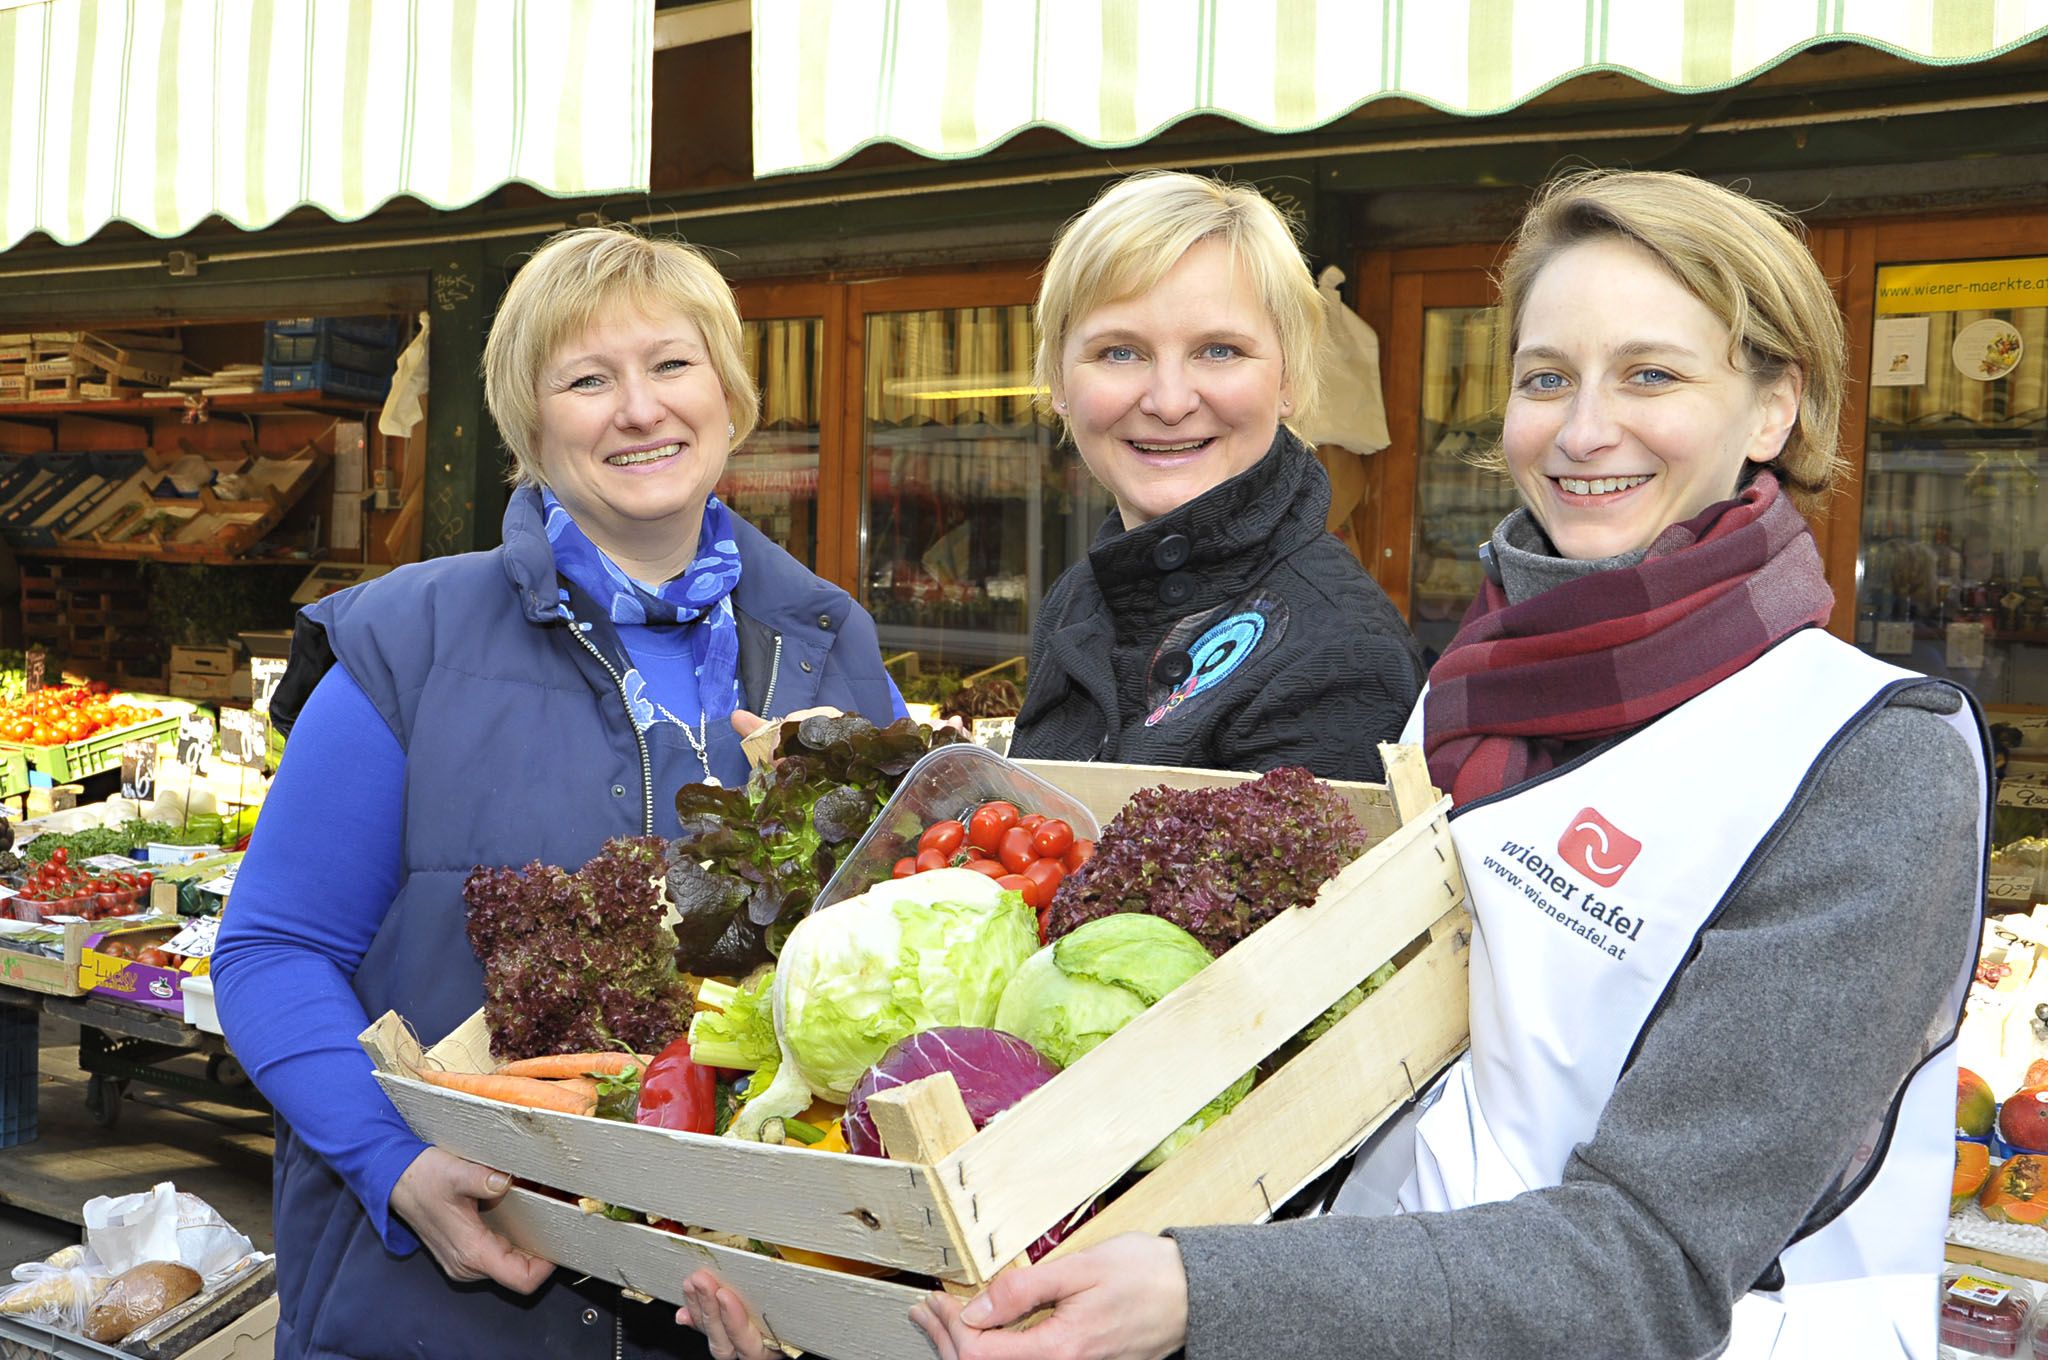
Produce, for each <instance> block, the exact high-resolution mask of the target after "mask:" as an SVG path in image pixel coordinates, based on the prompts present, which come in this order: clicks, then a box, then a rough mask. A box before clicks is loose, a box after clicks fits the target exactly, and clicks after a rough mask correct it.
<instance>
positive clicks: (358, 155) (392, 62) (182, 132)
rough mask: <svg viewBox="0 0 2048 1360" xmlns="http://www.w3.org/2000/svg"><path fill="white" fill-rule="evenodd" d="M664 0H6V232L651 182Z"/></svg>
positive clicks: (0, 22) (182, 222)
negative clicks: (659, 0) (656, 17)
mask: <svg viewBox="0 0 2048 1360" xmlns="http://www.w3.org/2000/svg"><path fill="white" fill-rule="evenodd" d="M652 9H653V0H33V2H32V3H26V4H21V3H15V4H11V5H9V4H6V0H0V249H5V248H7V247H9V246H12V245H14V244H15V243H16V242H18V241H20V240H21V239H22V237H24V236H26V235H28V234H29V233H30V232H34V231H43V232H47V233H49V235H50V236H52V237H53V238H55V239H56V240H57V241H59V242H62V243H64V244H67V245H69V244H72V243H75V242H78V241H82V240H84V239H86V238H87V237H89V236H91V235H92V234H93V233H94V232H96V231H98V230H99V229H100V228H101V227H102V226H104V225H106V224H107V223H108V222H111V221H124V222H130V223H133V224H134V225H136V226H138V227H140V228H142V229H143V230H144V231H147V232H149V233H151V234H153V235H156V236H177V235H181V234H182V233H184V232H187V231H190V230H191V229H192V228H193V227H194V226H196V225H198V224H199V222H200V221H202V220H203V219H204V218H206V217H208V216H209V215H213V214H218V215H220V216H222V217H225V218H227V219H228V220H229V221H231V222H233V223H235V224H236V225H238V226H242V227H248V228H252V229H253V228H256V227H262V226H266V225H268V224H269V223H271V222H274V221H276V220H277V219H278V218H279V217H281V216H282V215H283V214H285V213H286V212H288V211H290V210H291V209H293V208H295V207H298V206H299V205H301V204H312V205H314V206H315V207H318V208H320V209H322V210H323V211H325V212H327V213H329V214H331V215H332V216H334V217H336V218H339V219H341V220H343V221H353V220H355V219H356V218H359V217H362V216H364V215H366V214H368V213H370V212H373V211H375V210H376V208H377V207H378V206H379V205H381V204H383V203H384V202H386V201H387V200H389V199H391V198H393V197H396V196H398V195H401V194H409V195H411V196H412V197H414V198H418V199H421V200H423V201H424V202H427V203H430V204H433V205H434V206H435V207H438V208H456V207H460V206H462V205H463V204H466V203H471V202H474V201H475V200H476V199H478V198H480V197H482V196H483V195H485V194H487V193H489V192H490V191H491V190H493V189H495V188H497V187H499V186H500V185H503V184H509V183H513V182H518V183H523V184H530V185H532V186H534V187H535V188H538V189H542V190H545V191H546V192H548V193H551V194H557V195H562V196H565V197H567V196H578V195H588V194H606V193H615V192H626V191H632V192H644V191H645V190H646V188H647V185H648V166H649V159H650V150H649V146H650V138H651V134H652V123H653V96H652V93H651V86H652V77H653V67H652V62H653V53H652V50H651V35H652V24H653V17H652Z"/></svg>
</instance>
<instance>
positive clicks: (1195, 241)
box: [1010, 172, 1422, 779]
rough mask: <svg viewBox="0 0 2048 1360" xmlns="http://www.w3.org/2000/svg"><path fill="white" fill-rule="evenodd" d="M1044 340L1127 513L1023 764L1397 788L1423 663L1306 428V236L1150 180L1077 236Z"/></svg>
mask: <svg viewBox="0 0 2048 1360" xmlns="http://www.w3.org/2000/svg"><path fill="white" fill-rule="evenodd" d="M1037 321H1038V354H1037V381H1038V385H1039V386H1040V387H1041V388H1043V389H1045V390H1046V391H1047V392H1049V393H1050V396H1051V405H1052V409H1053V412H1054V413H1055V415H1056V416H1057V417H1058V419H1059V421H1060V423H1061V426H1062V428H1063V429H1064V431H1065V433H1066V434H1067V436H1068V437H1069V438H1071V439H1072V440H1073V442H1074V445H1075V447H1076V448H1077V449H1078V450H1079V451H1080V454H1081V457H1082V460H1083V461H1084V462H1086V464H1087V465H1088V470H1089V471H1090V472H1091V473H1093V474H1094V476H1095V479H1096V480H1097V481H1098V482H1100V483H1101V484H1102V485H1103V486H1104V487H1105V488H1106V489H1107V490H1108V491H1109V494H1110V498H1111V499H1112V501H1113V502H1114V503H1115V509H1114V510H1113V511H1112V513H1111V514H1110V515H1109V517H1108V519H1107V520H1106V521H1105V522H1104V524H1103V526H1102V528H1101V531H1100V532H1099V533H1098V534H1097V535H1096V538H1095V542H1094V545H1093V546H1092V547H1090V548H1089V550H1088V556H1087V558H1086V560H1084V561H1082V562H1079V563H1076V564H1075V565H1074V566H1073V567H1071V568H1070V569H1068V571H1067V572H1066V573H1065V574H1064V575H1063V576H1061V577H1060V579H1059V580H1058V581H1057V582H1055V583H1054V585H1053V588H1052V589H1051V590H1050V591H1048V592H1047V594H1046V598H1045V603H1044V605H1043V606H1042V607H1041V608H1040V609H1039V611H1038V614H1037V617H1036V618H1035V619H1034V620H1033V622H1032V630H1031V663H1030V671H1029V682H1028V688H1027V690H1026V693H1025V695H1024V707H1023V711H1022V712H1021V713H1020V714H1019V715H1018V718H1017V729H1016V737H1015V740H1014V741H1013V742H1012V743H1011V747H1010V750H1011V754H1013V755H1017V756H1028V757H1035V758H1038V759H1048V760H1115V761H1122V762H1125V763H1129V764H1140V765H1184V766H1194V767H1197V768H1206V769H1218V770H1270V769H1273V768H1275V767H1276V766H1280V765H1304V766H1307V767H1308V768H1309V769H1311V770H1314V771H1315V772H1316V773H1318V774H1321V775H1324V776H1327V777H1330V778H1342V779H1378V778H1380V765H1379V753H1378V749H1377V743H1378V742H1379V741H1383V740H1387V739H1389V738H1391V737H1392V736H1393V735H1394V734H1395V733H1396V732H1398V731H1399V730H1400V726H1401V722H1402V720H1403V719H1404V718H1405V717H1406V715H1407V712H1408V709H1409V708H1410V707H1411V706H1412V705H1413V704H1414V702H1415V695H1416V693H1417V691H1418V690H1419V688H1420V686H1421V678H1422V667H1421V659H1420V656H1419V654H1418V652H1417V651H1416V648H1415V642H1414V639H1413V638H1412V637H1411V636H1410V635H1409V632H1408V629H1407V626H1406V625H1405V624H1404V623H1403V622H1402V621H1401V617H1400V615H1399V614H1397V613H1396V612H1395V611H1394V606H1393V603H1392V602H1391V601H1389V600H1388V599H1387V597H1386V593H1385V592H1384V591H1382V590H1381V589H1380V588H1379V586H1378V584H1377V583H1375V582H1374V581H1373V579H1372V578H1371V577H1370V576H1368V575H1367V574H1366V573H1365V570H1364V569H1363V568H1362V567H1360V566H1359V564H1358V560H1357V559H1356V558H1355V557H1353V556H1352V554H1351V552H1350V550H1349V549H1347V548H1346V547H1345V546H1344V545H1343V544H1342V543H1341V542H1340V541H1338V540H1337V539H1336V538H1334V537H1332V536H1331V535H1330V534H1329V533H1328V532H1326V528H1325V524H1326V520H1327V517H1328V513H1329V504H1330V483H1329V478H1328V477H1327V476H1326V475H1325V474H1324V472H1323V469H1322V466H1321V464H1319V463H1318V462H1317V461H1316V459H1315V456H1314V455H1313V454H1312V453H1310V452H1309V450H1308V449H1307V448H1306V447H1305V446H1304V445H1303V444H1302V442H1301V441H1300V440H1299V439H1297V438H1295V436H1294V434H1293V433H1292V432H1291V431H1290V430H1289V429H1288V428H1287V423H1286V422H1288V421H1289V420H1296V419H1300V418H1302V417H1303V416H1304V415H1306V414H1307V413H1308V412H1309V411H1310V410H1312V409H1313V408H1314V406H1315V403H1316V400H1317V397H1318V392H1317V381H1318V369H1317V363H1316V352H1317V347H1318V344H1319V342H1320V340H1321V337H1322V326H1323V310H1322V299H1321V298H1320V297H1319V296H1318V294H1317V293H1316V289H1315V284H1314V283H1313V282H1312V281H1311V280H1310V278H1309V274H1308V269H1307V267H1306V265H1305V264H1304V263H1303V261H1302V257H1301V250H1300V248H1299V247H1298V246H1297V245H1296V244H1295V240H1294V235H1293V232H1292V229H1291V228H1290V227H1289V225H1288V223H1287V220H1286V218H1284V217H1283V216H1281V214H1280V212H1279V210H1278V209H1276V208H1275V207H1274V206H1273V205H1272V204H1271V203H1270V202H1268V201H1267V200H1266V199H1265V198H1264V197H1263V196H1262V195H1260V193H1259V192H1258V191H1257V190H1256V189H1253V188H1251V187H1249V186H1247V185H1234V184H1225V183H1220V182H1218V181H1216V180H1213V179H1207V178H1204V177H1202V176H1198V175H1185V174H1172V173H1164V172H1160V173H1149V174H1142V175H1133V176H1131V177H1130V178H1128V179H1125V180H1121V181H1119V182H1118V183H1116V184H1114V185H1112V186H1111V187H1110V188H1108V189H1107V190H1105V191H1104V192H1103V193H1102V195H1101V196H1100V197H1099V198H1097V199H1096V200H1095V203H1094V204H1093V206H1091V207H1090V208H1089V209H1088V210H1087V211H1086V212H1084V213H1082V214H1081V215H1080V216H1079V217H1077V218H1075V219H1074V220H1073V221H1072V222H1071V223H1069V224H1068V225H1067V226H1066V228H1065V229H1064V230H1062V231H1061V233H1060V235H1059V239H1058V240H1057V241H1056V242H1055V243H1054V245H1053V251H1052V257H1051V259H1050V260H1049V261H1048V262H1047V264H1046V268H1045V278H1044V282H1043V285H1042V286H1041V288H1040V289H1039V295H1038V313H1037ZM1333 732H1343V733H1345V734H1347V736H1350V737H1355V738H1357V740H1346V741H1332V740H1331V739H1330V734H1331V733H1333Z"/></svg>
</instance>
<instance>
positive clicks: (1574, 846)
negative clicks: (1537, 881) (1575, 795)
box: [1557, 808, 1643, 888]
mask: <svg viewBox="0 0 2048 1360" xmlns="http://www.w3.org/2000/svg"><path fill="white" fill-rule="evenodd" d="M1642 852H1643V843H1642V842H1641V841H1639V840H1637V839H1636V838H1635V837H1633V836H1631V835H1629V834H1628V833H1627V832H1626V831H1623V830H1622V829H1621V828H1620V827H1618V826H1616V825H1615V824H1614V823H1613V822H1610V821H1608V820H1607V819H1606V818H1605V817H1602V816H1601V815H1600V814H1599V812H1598V811H1596V810H1595V809H1593V808H1581V809H1580V810H1579V814H1578V815H1577V816H1576V817H1574V818H1572V822H1571V825H1570V826H1569V827H1567V828H1566V829H1565V833H1564V835H1563V836H1561V837H1559V838H1558V842H1557V853H1558V855H1559V856H1560V857H1561V858H1562V859H1563V860H1564V862H1565V863H1566V864H1569V865H1571V866H1572V867H1573V868H1574V869H1577V870H1578V871H1579V872H1580V873H1582V874H1584V875H1585V876H1586V877H1587V878H1590V879H1592V880H1593V881H1594V882H1595V883H1598V884H1599V885H1600V886H1601V887H1603V888H1611V887H1613V886H1614V885H1615V884H1617V883H1619V882H1620V881H1621V876H1622V875H1623V874H1625V873H1627V872H1628V866H1629V865H1631V864H1634V863H1635V862H1636V856H1637V855H1640V854H1641V853H1642Z"/></svg>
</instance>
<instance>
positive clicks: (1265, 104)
mask: <svg viewBox="0 0 2048 1360" xmlns="http://www.w3.org/2000/svg"><path fill="white" fill-rule="evenodd" d="M753 2H754V172H755V174H757V175H775V174H786V173H790V172H793V171H800V170H817V169H822V168H824V167H826V166H830V165H833V164H836V163H837V162H839V161H841V160H844V159H845V158H846V157H848V156H850V155H852V154H853V153H854V152H856V151H858V150H860V149H861V148H862V147H864V146H867V145H870V144H871V143H874V142H893V143H896V144H898V145H901V146H905V147H908V148H910V149H911V150H914V151H917V152H920V153H922V154H924V155H927V156H935V157H961V156H973V155H977V154H979V153H981V152H984V151H987V150H989V149H990V148H991V147H993V146H995V145H996V144H997V143H999V142H1001V141H1002V140H1003V139H1004V138H1006V137H1009V136H1011V135H1012V134H1014V133H1016V132H1018V131H1020V130H1022V129H1024V128H1027V127H1050V128H1055V129H1057V130H1059V131H1061V132H1064V133H1066V134H1067V135H1069V136H1071V137H1073V138H1075V139H1077V140H1079V141H1081V142H1084V143H1086V144H1088V145H1089V146H1097V147H1115V146H1130V145H1133V144H1135V143H1137V142H1141V141H1144V140H1145V139H1146V138H1148V137H1150V136H1152V135H1154V134H1155V133H1157V132H1159V131H1160V130H1161V129H1163V128H1165V127H1167V126H1169V125H1170V124H1172V123H1175V122H1178V121H1179V120H1181V119H1183V118H1188V117H1191V116H1193V115H1196V114H1222V115H1225V116H1227V117H1230V118H1234V119H1237V120H1238V121H1239V122H1242V123H1246V124H1248V125H1250V126H1252V127H1255V128H1261V129H1265V130H1267V131H1272V132H1298V131H1302V130H1305V129H1308V128H1314V127H1318V126H1321V125H1322V124H1324V123H1327V122H1329V121H1331V120H1332V119H1334V118H1337V117H1340V116H1342V115H1343V114H1345V113H1347V112H1349V111H1350V110H1352V109H1354V108H1356V107H1358V106H1359V105H1360V104H1363V103H1365V102H1366V101H1368V100H1372V99H1379V98H1384V97H1387V96H1400V97H1403V98H1407V99H1414V100H1420V101H1421V102H1423V103H1426V104H1431V105H1434V106H1436V107H1437V108H1439V109H1443V110H1445V111H1446V112H1450V113H1459V114H1488V113H1498V112H1501V111H1502V110H1505V109H1510V108H1513V107H1514V106H1516V105H1517V104H1520V103H1522V102H1523V101H1525V100H1527V99H1529V98H1531V97H1533V96H1535V95H1538V94H1541V93H1542V92H1543V91H1545V90H1547V89H1549V88H1550V87H1551V86H1553V85H1556V84H1558V83H1559V82H1560V81H1564V80H1567V79H1569V78H1571V77H1572V76H1575V75H1579V74H1582V73H1584V72H1588V71H1617V72H1620V73H1622V74H1624V75H1628V76H1632V77H1634V78H1636V79H1638V80H1642V81H1644V82H1647V83H1649V84H1652V85H1657V86H1661V87H1663V88H1665V89H1669V90H1674V91H1681V92H1687V93H1690V92H1697V91H1702V90H1715V89H1723V88H1726V87H1728V86H1730V85H1735V84H1739V83H1740V82H1742V81H1744V80H1746V79H1748V78H1749V77H1751V76H1753V75H1755V74H1756V73H1757V72H1759V71H1762V70H1764V69H1765V68H1767V67H1769V66H1772V65H1774V64H1775V63H1777V62H1780V61H1783V60H1784V59H1785V58H1787V57H1789V56H1792V55H1793V54H1795V53H1797V52H1799V51H1801V50H1802V49H1804V48H1807V47H1811V46H1813V45H1814V44H1816V43H1824V42H1841V41H1849V42H1860V43H1866V44H1868V45H1870V46H1872V47H1877V48H1881V49H1883V50H1886V51H1889V52H1892V53H1894V54H1896V55H1898V56H1901V57H1907V58H1911V59H1912V60H1915V61H1921V62H1927V63H1933V64H1956V63H1962V62H1971V61H1980V60H1983V59H1984V58H1987V57H1991V56H1995V55H1997V54H1999V53H2000V52H2003V51H2006V50H2008V49H2010V48H2013V47H2016V46H2018V45H2019V44H2021V43H2024V42H2027V41H2029V40H2030V39H2034V38H2038V37H2041V36H2043V35H2048V0H753Z"/></svg>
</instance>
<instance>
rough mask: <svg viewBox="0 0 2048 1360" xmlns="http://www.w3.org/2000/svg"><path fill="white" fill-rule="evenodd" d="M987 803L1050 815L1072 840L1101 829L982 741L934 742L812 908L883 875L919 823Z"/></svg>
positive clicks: (908, 850)
mask: <svg viewBox="0 0 2048 1360" xmlns="http://www.w3.org/2000/svg"><path fill="white" fill-rule="evenodd" d="M990 802H1007V803H1015V804H1016V805H1017V810H1018V811H1019V812H1021V813H1023V814H1024V815H1025V816H1027V817H1028V816H1030V815H1031V814H1033V813H1037V814H1039V815H1041V816H1043V817H1046V818H1048V819H1050V818H1054V817H1057V818H1058V819H1060V820H1061V821H1063V822H1065V823H1066V824H1067V825H1068V826H1071V827H1072V828H1074V839H1075V840H1077V841H1079V840H1089V841H1092V840H1094V839H1096V838H1097V837H1098V836H1100V835H1101V834H1102V828H1101V825H1100V824H1099V823H1098V822H1097V821H1096V820H1095V815H1094V814H1093V813H1091V812H1089V811H1088V808H1087V806H1086V805H1085V804H1083V803H1081V802H1079V801H1077V800H1076V799H1075V798H1073V797H1072V796H1071V795H1069V794H1066V793H1062V792H1061V791H1060V790H1059V789H1057V788H1055V787H1053V786H1052V785H1051V784H1048V783H1046V782H1045V781H1044V780H1043V779H1040V778H1039V777H1038V776H1037V775H1035V774H1032V773H1030V772H1029V771H1026V770H1023V769H1020V768H1018V767H1017V766H1016V765H1014V764H1012V763H1011V762H1010V761H1008V760H1005V759H1004V758H1003V757H1001V756H999V755H997V754H996V753H995V752H993V751H990V750H988V749H987V748H986V747H982V746H975V745H971V744H969V743H966V742H961V743H958V744H956V745H952V746H941V747H939V748H938V749H937V750H936V751H933V752H931V753H930V754H929V755H926V756H925V757H924V758H923V759H921V760H919V761H918V762H917V764H915V765H913V766H911V767H910V771H909V773H907V774H905V775H904V776H903V782H902V783H901V784H898V785H897V786H896V792H895V794H894V795H893V796H891V797H890V799H889V801H888V803H887V804H886V805H885V806H884V807H883V808H882V811H881V814H880V815H879V816H877V817H876V818H875V820H874V824H873V825H871V826H870V827H868V829H867V834H866V835H864V836H862V837H861V838H860V840H859V842H858V843H856V844H855V845H854V847H853V853H852V854H850V855H848V856H847V857H846V858H845V859H843V860H841V861H840V862H839V868H838V869H837V871H835V872H834V873H833V875H832V881H831V882H830V883H827V884H826V885H825V890H824V891H823V892H821V893H819V894H818V902H817V906H816V907H814V908H812V910H814V911H815V910H820V909H822V908H825V907H829V906H831V905H832V904H833V903H834V902H841V901H844V900H845V899H847V898H849V897H858V896H860V895H861V894H862V893H864V892H866V891H867V890H868V889H869V888H872V887H874V886H875V885H876V884H877V883H880V882H883V881H884V880H886V879H887V878H888V877H889V875H890V871H891V870H892V869H893V868H894V867H895V865H896V861H897V860H899V859H901V858H903V857H904V856H905V855H915V854H916V853H917V838H918V837H919V836H920V835H922V834H924V829H925V828H926V827H928V826H930V825H931V824H932V823H933V822H943V821H947V820H949V819H950V820H954V821H962V822H964V821H966V820H967V819H968V817H969V816H971V815H972V814H973V812H974V810H975V809H976V808H978V807H980V806H981V805H982V804H983V803H990Z"/></svg>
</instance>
